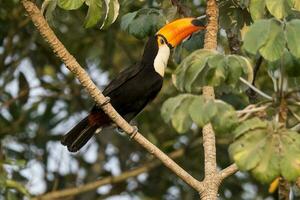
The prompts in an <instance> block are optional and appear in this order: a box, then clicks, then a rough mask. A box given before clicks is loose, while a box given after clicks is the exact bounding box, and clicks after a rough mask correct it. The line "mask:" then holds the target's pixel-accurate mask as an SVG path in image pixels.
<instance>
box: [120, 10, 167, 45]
mask: <svg viewBox="0 0 300 200" xmlns="http://www.w3.org/2000/svg"><path fill="white" fill-rule="evenodd" d="M122 21H124V22H123V24H121V27H122V29H123V30H126V31H127V32H128V33H129V34H131V35H133V36H135V37H136V38H139V39H142V38H145V37H146V36H148V35H153V34H155V33H156V32H157V31H158V29H159V28H161V27H162V26H163V25H164V24H165V22H166V20H165V18H164V16H163V15H162V14H161V12H160V11H159V10H157V9H152V8H151V9H141V10H139V11H137V13H135V12H134V13H130V14H127V15H125V16H124V17H123V18H122Z"/></svg>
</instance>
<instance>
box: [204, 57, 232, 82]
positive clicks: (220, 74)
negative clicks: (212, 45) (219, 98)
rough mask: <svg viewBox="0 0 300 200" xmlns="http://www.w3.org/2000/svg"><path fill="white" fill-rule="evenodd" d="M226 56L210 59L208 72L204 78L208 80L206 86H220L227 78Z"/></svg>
mask: <svg viewBox="0 0 300 200" xmlns="http://www.w3.org/2000/svg"><path fill="white" fill-rule="evenodd" d="M224 58H225V56H224V55H221V54H218V55H215V56H212V57H210V58H209V59H208V62H207V64H208V66H209V68H208V70H207V73H206V74H205V76H204V77H203V78H204V79H205V80H206V84H205V85H210V86H214V87H216V86H219V85H221V84H222V83H223V82H224V81H225V78H226V76H227V73H226V70H225V66H226V64H225V59H224Z"/></svg>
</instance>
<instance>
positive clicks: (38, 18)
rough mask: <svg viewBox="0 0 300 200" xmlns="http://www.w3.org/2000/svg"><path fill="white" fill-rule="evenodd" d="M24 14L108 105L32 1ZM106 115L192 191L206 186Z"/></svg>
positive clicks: (111, 110) (113, 116)
mask: <svg viewBox="0 0 300 200" xmlns="http://www.w3.org/2000/svg"><path fill="white" fill-rule="evenodd" d="M21 2H22V4H23V6H24V8H25V10H26V11H27V13H28V14H29V17H30V18H31V20H32V22H33V23H34V25H35V26H36V28H37V29H38V31H39V32H40V34H41V35H42V37H43V38H44V40H45V41H46V42H47V43H48V44H49V45H50V47H51V48H52V50H53V52H54V53H55V54H56V55H57V56H58V57H59V58H60V59H61V60H62V61H63V63H64V64H65V65H66V67H67V68H68V69H69V70H70V71H71V72H72V73H73V74H74V75H75V76H76V77H77V78H78V80H79V82H80V83H81V85H82V86H83V87H84V88H85V89H86V90H87V92H88V93H89V94H90V95H91V97H92V98H93V100H94V101H95V102H96V103H97V104H98V105H102V104H104V103H105V102H106V97H105V96H104V95H103V94H102V93H101V91H100V90H99V89H98V88H97V86H96V85H95V84H94V83H93V81H92V80H91V79H90V78H89V76H88V74H87V73H86V72H85V71H84V69H82V67H81V66H80V65H79V63H78V62H77V61H76V59H75V58H74V57H73V56H72V55H71V54H70V53H69V52H68V50H67V49H66V48H65V47H64V45H63V44H62V43H61V42H60V41H59V39H58V38H57V37H56V35H55V34H54V32H53V31H52V30H51V28H50V27H49V25H48V24H47V22H46V20H45V18H44V17H43V15H42V14H41V12H40V10H39V9H38V8H37V6H36V5H35V4H34V3H33V2H31V1H30V0H22V1H21ZM102 109H103V111H104V112H105V113H106V114H107V115H108V116H109V117H110V118H111V120H112V121H113V122H114V123H115V124H117V126H118V127H120V128H121V129H122V130H123V131H124V132H125V133H127V134H128V135H129V136H131V138H132V139H134V140H135V141H136V142H138V143H139V144H140V145H142V146H143V147H144V148H145V149H147V151H149V152H150V153H151V154H153V155H154V156H156V157H157V158H158V159H159V160H161V162H162V163H163V164H164V165H165V166H166V167H168V168H169V169H170V170H171V171H173V172H174V173H175V174H176V175H177V176H179V177H180V178H181V179H182V180H183V181H184V182H186V183H187V184H188V185H190V186H191V187H193V188H194V189H195V190H197V191H198V192H202V191H203V190H204V186H203V184H202V183H201V182H199V181H198V180H197V179H195V178H194V177H192V176H191V175H190V174H189V173H187V172H186V171H185V170H184V169H182V168H181V167H180V166H179V165H178V164H176V163H175V162H174V161H173V160H172V159H170V158H169V157H168V156H167V155H166V154H164V153H163V152H162V151H161V150H160V149H159V148H157V147H156V146H155V145H153V144H152V143H151V142H149V141H148V140H147V139H146V138H145V137H143V136H142V135H141V134H140V133H139V132H138V131H136V130H135V128H134V127H132V126H131V125H130V124H129V123H128V122H127V121H126V120H124V119H123V118H122V117H121V116H120V115H119V114H118V113H117V111H116V110H115V109H114V108H113V107H112V106H111V104H105V105H104V106H102Z"/></svg>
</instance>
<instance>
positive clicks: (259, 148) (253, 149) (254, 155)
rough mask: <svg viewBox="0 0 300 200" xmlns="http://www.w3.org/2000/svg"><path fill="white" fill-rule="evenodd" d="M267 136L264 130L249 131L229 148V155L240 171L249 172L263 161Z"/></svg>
mask: <svg viewBox="0 0 300 200" xmlns="http://www.w3.org/2000/svg"><path fill="white" fill-rule="evenodd" d="M267 136H268V135H267V132H266V131H265V130H263V129H257V130H253V131H249V132H247V134H244V135H242V136H241V137H239V139H238V140H236V141H235V142H233V143H232V144H231V145H230V146H229V154H230V156H231V157H232V159H233V160H234V162H235V163H236V164H237V165H238V167H239V169H240V170H242V171H247V170H251V169H252V168H254V167H255V166H257V164H258V163H259V162H260V160H261V159H262V156H263V151H264V146H265V143H266V141H267V140H268V137H267Z"/></svg>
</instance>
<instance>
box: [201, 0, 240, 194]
mask: <svg viewBox="0 0 300 200" xmlns="http://www.w3.org/2000/svg"><path fill="white" fill-rule="evenodd" d="M206 16H207V17H208V25H207V28H206V30H207V32H206V34H205V39H204V48H206V49H217V35H218V27H219V26H218V17H219V9H218V5H217V2H216V0H207V9H206ZM202 92H203V96H204V98H205V99H206V100H210V99H215V93H214V88H213V87H211V86H205V87H203V91H202ZM202 133H203V147H204V160H205V161H204V163H205V166H204V168H205V177H204V180H203V184H204V185H205V186H206V189H205V191H204V192H203V193H200V198H201V199H203V200H216V199H217V196H218V189H219V185H220V184H221V182H222V180H223V179H225V178H226V177H228V176H230V175H232V174H234V173H235V172H236V171H237V170H238V169H237V166H236V165H235V164H232V165H230V166H229V167H227V168H226V169H224V170H222V171H221V172H218V169H217V161H216V139H215V133H214V130H213V127H212V125H211V123H209V124H207V125H205V126H204V127H203V129H202Z"/></svg>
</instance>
